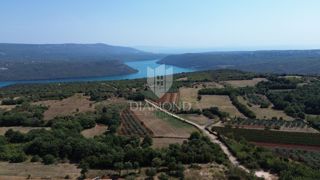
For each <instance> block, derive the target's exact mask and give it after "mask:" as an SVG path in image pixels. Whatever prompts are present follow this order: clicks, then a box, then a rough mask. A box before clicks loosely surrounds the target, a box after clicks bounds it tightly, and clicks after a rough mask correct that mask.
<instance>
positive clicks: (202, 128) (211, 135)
mask: <svg viewBox="0 0 320 180" xmlns="http://www.w3.org/2000/svg"><path fill="white" fill-rule="evenodd" d="M145 102H146V103H148V104H149V105H151V106H153V107H154V108H156V109H158V110H160V111H162V112H164V113H166V114H168V115H170V116H172V117H174V118H176V119H178V120H181V121H183V122H186V123H188V124H190V125H192V126H194V127H196V128H197V129H199V130H200V131H201V132H203V134H205V135H207V136H208V137H209V138H210V140H211V142H213V143H215V144H218V145H219V146H220V148H221V149H222V151H223V152H224V153H225V154H226V156H227V157H228V159H229V161H230V162H231V163H232V164H233V165H234V166H237V167H239V168H241V169H243V170H244V171H246V172H248V173H249V172H250V170H249V169H247V168H246V167H244V166H243V165H241V164H240V163H239V161H238V160H237V158H236V157H235V156H233V155H232V153H231V152H230V151H229V149H228V147H227V146H226V145H225V144H224V143H222V142H221V141H220V140H219V139H218V137H217V136H216V135H215V134H214V133H212V132H211V131H209V129H207V128H206V126H200V125H198V124H196V123H194V122H191V121H189V120H187V119H184V118H182V117H180V116H178V115H176V114H174V113H171V112H169V111H167V110H165V109H163V108H161V107H160V106H158V105H157V104H155V103H154V102H152V101H149V100H147V99H146V100H145ZM254 174H255V175H256V176H257V177H260V178H264V179H266V180H275V179H278V178H277V177H276V176H275V175H273V174H270V173H269V172H266V171H263V170H259V171H254Z"/></svg>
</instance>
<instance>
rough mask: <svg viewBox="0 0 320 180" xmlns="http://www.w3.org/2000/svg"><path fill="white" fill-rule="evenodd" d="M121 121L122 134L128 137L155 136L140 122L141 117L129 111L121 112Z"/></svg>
mask: <svg viewBox="0 0 320 180" xmlns="http://www.w3.org/2000/svg"><path fill="white" fill-rule="evenodd" d="M120 119H121V127H120V134H123V135H128V136H132V135H138V136H141V137H144V136H152V135H153V132H152V130H150V129H149V128H147V127H146V126H145V123H144V122H143V121H140V120H139V117H138V116H137V115H136V114H135V113H133V111H131V110H129V109H126V110H124V111H122V112H121V114H120Z"/></svg>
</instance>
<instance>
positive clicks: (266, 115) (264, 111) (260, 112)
mask: <svg viewBox="0 0 320 180" xmlns="http://www.w3.org/2000/svg"><path fill="white" fill-rule="evenodd" d="M238 100H239V101H240V102H241V103H242V104H244V105H246V106H247V107H248V108H249V109H250V110H251V111H253V112H254V113H255V114H256V116H257V118H258V119H271V118H273V117H277V118H278V119H279V118H280V117H282V118H283V119H284V120H293V118H292V117H290V116H288V115H286V114H285V113H284V112H283V111H281V110H275V109H272V106H270V107H268V108H260V106H258V105H252V106H251V107H249V106H248V105H247V104H248V103H249V102H248V101H247V100H245V99H244V98H243V97H242V96H238Z"/></svg>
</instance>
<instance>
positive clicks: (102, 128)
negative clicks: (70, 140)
mask: <svg viewBox="0 0 320 180" xmlns="http://www.w3.org/2000/svg"><path fill="white" fill-rule="evenodd" d="M107 130H108V126H106V125H104V124H96V126H95V127H93V128H90V129H85V130H83V131H82V132H81V134H82V135H83V136H84V137H86V138H93V137H94V136H99V135H102V134H103V133H105V132H106V131H107Z"/></svg>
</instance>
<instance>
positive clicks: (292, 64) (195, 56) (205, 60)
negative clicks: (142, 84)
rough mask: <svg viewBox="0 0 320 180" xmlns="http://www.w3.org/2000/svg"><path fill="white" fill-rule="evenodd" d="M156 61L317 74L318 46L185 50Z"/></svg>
mask: <svg viewBox="0 0 320 180" xmlns="http://www.w3.org/2000/svg"><path fill="white" fill-rule="evenodd" d="M159 63H161V64H170V65H175V66H180V67H186V68H196V69H239V70H244V71H251V72H263V73H290V74H320V50H284V51H243V52H209V53H189V54H181V55H171V56H167V57H165V58H163V59H162V60H160V61H159Z"/></svg>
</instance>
